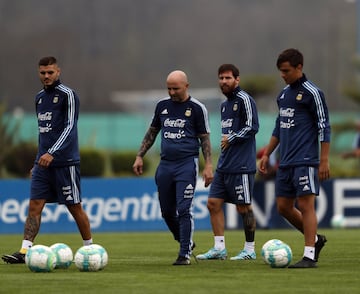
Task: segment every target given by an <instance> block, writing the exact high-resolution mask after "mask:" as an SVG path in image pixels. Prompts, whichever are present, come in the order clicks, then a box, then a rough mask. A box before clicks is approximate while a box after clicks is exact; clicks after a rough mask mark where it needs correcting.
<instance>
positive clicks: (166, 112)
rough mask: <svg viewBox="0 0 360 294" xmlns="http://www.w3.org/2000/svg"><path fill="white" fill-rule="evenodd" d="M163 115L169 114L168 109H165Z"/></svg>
mask: <svg viewBox="0 0 360 294" xmlns="http://www.w3.org/2000/svg"><path fill="white" fill-rule="evenodd" d="M161 114H169V112H168V110H167V108H165V109H164V110H163V111H162V112H161Z"/></svg>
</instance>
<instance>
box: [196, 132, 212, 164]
mask: <svg viewBox="0 0 360 294" xmlns="http://www.w3.org/2000/svg"><path fill="white" fill-rule="evenodd" d="M199 138H200V141H201V150H202V153H203V156H204V160H205V162H209V163H211V143H210V135H209V134H202V135H200V136H199Z"/></svg>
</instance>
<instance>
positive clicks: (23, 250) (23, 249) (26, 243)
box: [20, 240, 33, 254]
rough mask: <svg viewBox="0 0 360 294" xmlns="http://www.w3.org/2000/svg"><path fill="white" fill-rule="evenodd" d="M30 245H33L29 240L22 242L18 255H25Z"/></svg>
mask: <svg viewBox="0 0 360 294" xmlns="http://www.w3.org/2000/svg"><path fill="white" fill-rule="evenodd" d="M32 245H33V242H31V241H29V240H23V241H22V244H21V249H20V253H23V254H25V253H26V251H28V249H29V248H31V246H32Z"/></svg>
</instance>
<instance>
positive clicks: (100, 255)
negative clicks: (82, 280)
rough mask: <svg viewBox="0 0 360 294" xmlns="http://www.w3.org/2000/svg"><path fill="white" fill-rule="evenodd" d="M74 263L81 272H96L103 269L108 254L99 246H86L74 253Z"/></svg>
mask: <svg viewBox="0 0 360 294" xmlns="http://www.w3.org/2000/svg"><path fill="white" fill-rule="evenodd" d="M74 262H75V265H76V267H77V268H78V269H79V270H80V271H82V272H96V271H99V270H102V269H104V268H105V266H106V265H107V263H108V254H107V252H106V250H105V248H104V247H102V246H101V245H99V244H92V245H86V246H82V247H80V248H79V249H78V250H77V251H76V253H75V258H74Z"/></svg>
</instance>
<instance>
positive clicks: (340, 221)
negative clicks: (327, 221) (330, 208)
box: [331, 214, 346, 229]
mask: <svg viewBox="0 0 360 294" xmlns="http://www.w3.org/2000/svg"><path fill="white" fill-rule="evenodd" d="M345 225H346V223H345V217H344V216H343V215H342V214H335V215H334V216H333V217H332V218H331V227H333V228H334V229H340V228H344V227H345Z"/></svg>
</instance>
